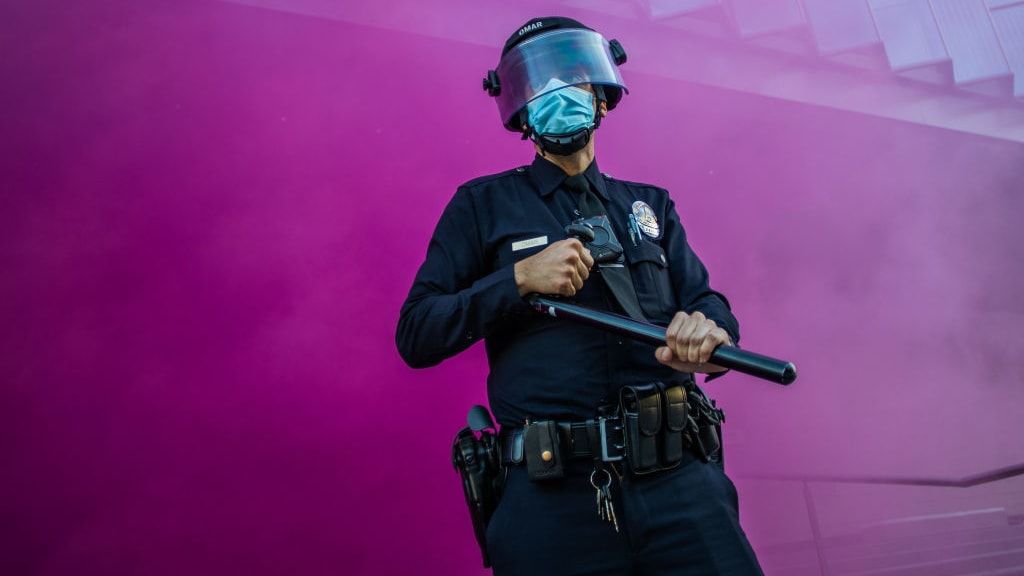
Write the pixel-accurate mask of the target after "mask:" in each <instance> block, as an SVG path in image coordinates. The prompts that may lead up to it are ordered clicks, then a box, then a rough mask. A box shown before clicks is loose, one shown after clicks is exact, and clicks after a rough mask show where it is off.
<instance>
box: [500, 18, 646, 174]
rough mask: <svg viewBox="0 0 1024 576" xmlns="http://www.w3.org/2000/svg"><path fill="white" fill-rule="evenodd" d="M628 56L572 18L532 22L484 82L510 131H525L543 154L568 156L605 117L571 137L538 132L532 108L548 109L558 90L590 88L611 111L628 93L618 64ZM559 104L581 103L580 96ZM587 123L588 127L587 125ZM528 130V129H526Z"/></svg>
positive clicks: (511, 42)
mask: <svg viewBox="0 0 1024 576" xmlns="http://www.w3.org/2000/svg"><path fill="white" fill-rule="evenodd" d="M625 61H626V52H625V50H623V48H622V45H621V44H619V42H618V41H617V40H611V41H608V40H605V39H604V37H603V36H601V35H600V34H599V33H597V32H595V31H594V30H592V29H590V28H588V27H586V26H584V25H583V24H581V23H580V22H577V21H576V20H573V19H570V18H562V17H547V18H534V19H532V20H530V21H529V22H527V23H526V24H524V25H523V26H522V27H521V28H519V29H518V30H516V31H515V32H514V33H513V34H512V35H511V36H510V37H509V39H508V40H507V41H506V42H505V46H504V48H503V49H502V52H501V59H500V60H499V62H498V66H497V68H496V69H495V70H489V71H488V72H487V76H486V77H485V78H484V80H483V87H484V90H486V91H487V93H488V94H490V95H491V96H494V97H495V100H496V101H497V104H498V114H499V116H500V117H501V122H502V124H503V125H504V126H505V128H506V129H508V130H510V131H513V132H523V137H524V138H526V137H529V138H531V139H532V140H534V141H535V142H537V143H538V144H539V145H540V146H541V149H542V150H543V151H547V152H551V153H554V154H569V153H572V152H574V151H576V150H579V149H580V148H582V147H583V146H585V145H586V143H587V142H588V141H589V140H590V135H591V133H592V132H593V131H594V130H595V129H596V128H597V127H598V126H600V121H601V118H600V116H599V115H598V116H596V117H595V118H593V120H592V122H590V123H585V124H577V125H578V128H577V129H576V130H574V131H573V132H571V133H562V134H551V133H548V134H540V133H538V131H537V130H535V126H532V125H531V123H530V122H529V116H530V112H531V111H530V110H529V108H530V107H531V106H538V105H540V106H546V104H545V103H544V102H543V100H544V99H545V98H546V99H548V100H550V99H552V96H553V94H552V93H554V92H556V91H565V90H570V89H573V90H577V91H578V90H580V86H589V87H590V88H591V90H592V91H593V93H594V95H595V97H596V98H597V100H599V101H604V102H605V104H606V105H607V107H608V109H609V110H611V109H612V108H615V106H616V104H618V103H619V100H621V99H622V94H623V92H627V91H628V90H627V89H626V85H625V83H624V82H623V81H622V76H621V75H620V74H619V69H618V66H619V65H621V64H623V63H624V62H625ZM567 94H568V93H563V94H559V95H558V96H559V97H560V99H561V100H564V101H566V102H572V100H573V99H577V100H578V94H577V95H573V97H572V98H565V97H564V96H566V95H567ZM587 124H589V125H587ZM524 127H526V131H524V130H523V128H524Z"/></svg>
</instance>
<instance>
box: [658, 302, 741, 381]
mask: <svg viewBox="0 0 1024 576" xmlns="http://www.w3.org/2000/svg"><path fill="white" fill-rule="evenodd" d="M665 344H666V345H665V346H661V347H660V348H658V349H657V350H655V351H654V355H655V357H656V358H657V359H658V362H661V363H662V364H664V365H666V366H669V367H672V368H674V369H676V370H679V371H680V372H703V373H707V374H711V373H713V372H722V371H724V370H725V368H722V367H721V366H718V365H715V364H707V363H706V362H707V361H708V359H709V358H710V357H711V353H712V352H714V350H715V348H716V347H718V345H720V344H726V345H731V344H732V340H731V339H730V338H729V334H728V333H727V332H726V331H725V330H722V329H721V328H719V327H718V324H715V321H714V320H711V319H709V318H707V317H705V316H704V314H702V313H700V312H694V313H693V314H687V313H686V312H676V315H675V317H673V318H672V322H671V323H670V324H669V325H668V328H667V329H665Z"/></svg>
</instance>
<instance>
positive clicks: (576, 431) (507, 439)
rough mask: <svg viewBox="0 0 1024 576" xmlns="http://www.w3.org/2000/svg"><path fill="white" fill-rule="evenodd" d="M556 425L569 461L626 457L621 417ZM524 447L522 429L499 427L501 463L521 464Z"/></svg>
mask: <svg viewBox="0 0 1024 576" xmlns="http://www.w3.org/2000/svg"><path fill="white" fill-rule="evenodd" d="M557 424H558V432H559V440H560V442H561V444H562V448H563V449H564V452H563V454H565V455H567V456H568V457H569V458H571V459H577V460H584V459H587V460H601V461H602V462H618V461H619V460H622V458H623V456H624V455H625V440H624V438H623V433H622V419H621V418H591V419H589V420H584V421H581V422H558V423H557ZM523 444H524V442H523V429H522V428H514V429H511V430H510V429H507V428H502V430H501V433H500V434H499V435H498V446H499V450H500V454H501V464H502V465H504V466H508V465H518V464H522V463H523V461H524V460H523V459H524V456H523Z"/></svg>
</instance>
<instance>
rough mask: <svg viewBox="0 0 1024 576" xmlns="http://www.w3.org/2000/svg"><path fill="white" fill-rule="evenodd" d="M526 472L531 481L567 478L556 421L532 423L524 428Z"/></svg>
mask: <svg viewBox="0 0 1024 576" xmlns="http://www.w3.org/2000/svg"><path fill="white" fill-rule="evenodd" d="M523 444H524V446H523V449H524V452H525V456H526V472H527V476H529V478H530V480H550V479H554V478H561V477H563V476H565V467H564V462H563V461H562V450H561V445H560V444H559V442H558V424H557V423H556V422H555V421H554V420H540V421H537V422H530V423H528V424H527V425H526V426H525V427H524V428H523Z"/></svg>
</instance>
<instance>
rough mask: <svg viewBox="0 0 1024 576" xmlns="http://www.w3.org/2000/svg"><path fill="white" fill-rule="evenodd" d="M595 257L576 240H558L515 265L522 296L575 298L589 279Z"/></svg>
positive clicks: (517, 283)
mask: <svg viewBox="0 0 1024 576" xmlns="http://www.w3.org/2000/svg"><path fill="white" fill-rule="evenodd" d="M593 265H594V258H593V257H592V256H591V255H590V250H587V249H586V247H585V246H583V244H582V243H581V242H580V241H579V240H577V239H575V238H569V239H567V240H559V241H558V242H555V243H553V244H552V245H550V246H548V247H547V248H545V249H543V250H541V251H540V252H538V253H536V254H534V255H533V256H530V257H529V258H523V259H522V260H520V261H519V262H516V265H515V275H516V287H517V288H519V295H520V296H525V295H527V294H531V293H534V292H536V293H538V294H559V295H561V296H575V295H576V292H578V291H579V289H580V288H583V282H584V281H585V280H586V279H587V277H589V276H590V268H591V267H592V266H593Z"/></svg>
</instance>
